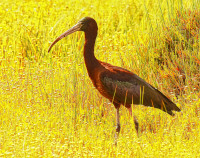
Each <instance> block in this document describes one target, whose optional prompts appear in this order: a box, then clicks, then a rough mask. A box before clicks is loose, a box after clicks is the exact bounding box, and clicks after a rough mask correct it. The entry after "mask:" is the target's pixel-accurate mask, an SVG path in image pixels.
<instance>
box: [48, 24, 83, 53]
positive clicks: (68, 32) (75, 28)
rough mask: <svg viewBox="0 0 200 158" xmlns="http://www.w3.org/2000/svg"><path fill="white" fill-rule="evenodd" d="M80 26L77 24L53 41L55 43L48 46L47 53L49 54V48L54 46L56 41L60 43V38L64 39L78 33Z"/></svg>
mask: <svg viewBox="0 0 200 158" xmlns="http://www.w3.org/2000/svg"><path fill="white" fill-rule="evenodd" d="M81 26H82V24H81V23H78V24H76V25H75V26H73V27H72V28H71V29H69V30H67V31H66V32H64V33H63V34H61V35H60V36H59V37H58V38H56V39H55V41H53V43H52V44H51V45H50V47H49V49H48V52H50V50H51V48H52V47H53V46H54V44H56V43H57V42H58V41H60V40H61V39H62V38H64V37H66V36H67V35H69V34H72V33H74V32H76V31H80V28H81Z"/></svg>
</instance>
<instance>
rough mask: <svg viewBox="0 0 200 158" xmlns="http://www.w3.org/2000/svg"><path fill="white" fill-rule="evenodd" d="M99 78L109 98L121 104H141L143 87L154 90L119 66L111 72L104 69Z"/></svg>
mask: <svg viewBox="0 0 200 158" xmlns="http://www.w3.org/2000/svg"><path fill="white" fill-rule="evenodd" d="M100 80H101V82H102V84H103V86H104V89H105V90H106V92H107V93H108V94H109V95H110V98H112V100H113V101H116V102H118V103H121V104H132V103H134V104H143V99H144V98H143V97H144V89H145V90H146V88H148V89H151V90H152V91H153V90H154V89H153V88H152V87H151V86H150V85H149V84H148V83H146V82H145V81H143V80H142V79H141V78H139V77H138V76H137V75H135V74H133V73H131V72H129V71H125V70H124V69H119V68H118V69H115V71H113V72H110V71H109V72H106V71H105V72H104V73H102V74H101V76H100ZM110 100H111V99H110Z"/></svg>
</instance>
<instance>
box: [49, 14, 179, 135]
mask: <svg viewBox="0 0 200 158" xmlns="http://www.w3.org/2000/svg"><path fill="white" fill-rule="evenodd" d="M97 30H98V27H97V23H96V21H95V20H94V19H92V18H90V17H85V18H83V19H81V20H80V21H79V22H78V23H77V24H76V25H75V26H74V27H72V28H71V29H69V30H68V31H66V32H65V33H63V34H62V35H60V36H59V37H58V38H57V39H56V40H55V41H54V42H53V43H52V44H51V46H50V47H49V50H48V51H50V50H51V48H52V46H53V45H54V44H55V43H57V42H58V41H59V40H61V39H62V38H63V37H65V36H67V35H69V34H71V33H73V32H75V31H84V32H85V46H84V59H85V64H86V67H87V71H88V74H89V77H90V79H91V80H92V82H93V84H94V86H95V87H96V89H97V90H98V91H99V92H100V93H101V94H102V95H103V96H104V97H106V98H108V99H109V100H110V101H111V102H112V103H113V104H114V106H115V108H116V109H117V129H116V131H117V132H119V131H120V122H119V108H120V105H125V106H126V107H127V108H128V110H129V112H130V114H131V115H132V110H131V109H132V108H131V105H132V104H142V105H145V106H151V107H155V108H158V109H161V110H163V111H164V112H167V113H168V114H170V115H174V114H173V112H172V111H173V110H174V111H180V109H179V108H178V107H177V106H176V104H174V103H173V102H172V101H171V100H170V99H168V98H167V97H166V96H165V95H164V94H162V93H161V92H160V91H158V90H157V89H155V88H154V87H153V86H151V85H150V84H148V83H147V82H145V81H144V80H143V79H141V78H140V77H138V76H137V75H136V74H134V73H132V72H130V71H128V70H126V69H123V68H120V67H116V66H112V65H110V64H108V63H104V62H101V61H99V60H97V59H96V58H95V56H94V45H95V40H96V36H97ZM134 120H135V128H136V131H137V132H138V122H137V119H136V118H135V117H134Z"/></svg>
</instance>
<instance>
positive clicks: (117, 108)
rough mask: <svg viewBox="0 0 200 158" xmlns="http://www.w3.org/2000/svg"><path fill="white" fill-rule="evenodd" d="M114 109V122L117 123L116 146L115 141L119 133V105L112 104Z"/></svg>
mask: <svg viewBox="0 0 200 158" xmlns="http://www.w3.org/2000/svg"><path fill="white" fill-rule="evenodd" d="M114 105H115V108H116V122H117V128H116V133H115V145H117V140H118V136H119V132H120V128H121V127H120V120H119V108H120V105H118V104H114Z"/></svg>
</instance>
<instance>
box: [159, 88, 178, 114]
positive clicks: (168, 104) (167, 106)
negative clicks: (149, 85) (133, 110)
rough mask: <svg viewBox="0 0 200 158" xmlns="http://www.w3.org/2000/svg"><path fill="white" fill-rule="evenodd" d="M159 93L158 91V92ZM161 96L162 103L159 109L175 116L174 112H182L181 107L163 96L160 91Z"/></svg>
mask: <svg viewBox="0 0 200 158" xmlns="http://www.w3.org/2000/svg"><path fill="white" fill-rule="evenodd" d="M156 90H157V89H156ZM157 91H158V90H157ZM158 92H159V94H160V101H161V102H160V103H159V105H158V104H157V108H159V109H161V110H163V111H164V112H167V113H168V114H170V115H172V116H173V115H174V113H173V112H172V111H181V109H180V108H179V107H177V105H176V104H175V103H173V102H172V101H171V100H170V99H169V98H167V97H166V96H165V95H164V94H162V93H161V92H160V91H158Z"/></svg>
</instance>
